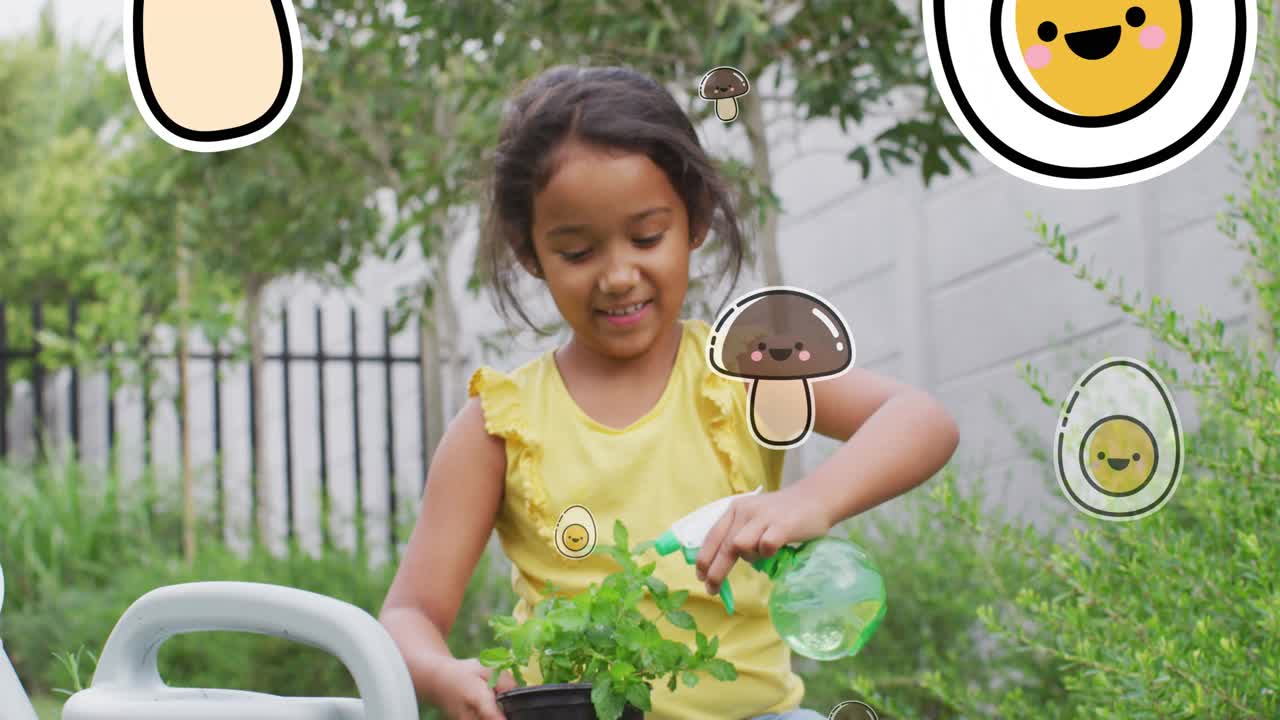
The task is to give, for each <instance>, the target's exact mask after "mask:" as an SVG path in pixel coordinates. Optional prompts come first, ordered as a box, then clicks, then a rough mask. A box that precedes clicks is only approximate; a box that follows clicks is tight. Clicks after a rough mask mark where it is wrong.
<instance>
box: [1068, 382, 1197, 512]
mask: <svg viewBox="0 0 1280 720" xmlns="http://www.w3.org/2000/svg"><path fill="white" fill-rule="evenodd" d="M1054 461H1055V464H1056V466H1057V472H1058V484H1059V487H1061V489H1062V493H1063V494H1064V495H1065V496H1066V497H1067V499H1068V500H1069V501H1070V502H1071V504H1072V505H1074V506H1075V507H1076V509H1078V510H1080V511H1081V512H1083V513H1085V514H1087V515H1091V516H1093V517H1095V518H1098V519H1101V520H1117V521H1119V520H1137V519H1139V518H1142V517H1146V516H1147V515H1150V514H1151V513H1154V512H1156V511H1157V510H1159V509H1160V508H1162V507H1164V505H1165V504H1166V503H1168V502H1169V500H1170V498H1172V497H1173V493H1174V491H1175V490H1176V489H1177V487H1178V478H1179V477H1181V475H1182V465H1183V438H1182V421H1181V420H1180V419H1179V417H1178V407H1177V406H1176V405H1175V404H1174V402H1173V396H1172V394H1170V392H1169V388H1168V387H1166V386H1165V384H1164V381H1163V380H1161V379H1160V376H1159V375H1157V374H1156V373H1155V371H1154V370H1152V369H1151V368H1149V367H1147V365H1145V364H1144V363H1142V362H1141V361H1139V360H1134V359H1133V358H1126V357H1118V358H1107V359H1106V360H1103V361H1102V362H1099V363H1097V364H1096V365H1094V366H1093V367H1091V368H1089V370H1088V371H1086V372H1085V373H1084V375H1082V376H1081V377H1080V379H1079V380H1077V381H1076V384H1075V386H1074V387H1073V388H1072V389H1071V393H1070V394H1069V395H1068V396H1067V398H1066V400H1065V401H1064V402H1063V409H1062V415H1061V417H1060V419H1059V422H1058V427H1057V432H1056V435H1055V438H1054Z"/></svg>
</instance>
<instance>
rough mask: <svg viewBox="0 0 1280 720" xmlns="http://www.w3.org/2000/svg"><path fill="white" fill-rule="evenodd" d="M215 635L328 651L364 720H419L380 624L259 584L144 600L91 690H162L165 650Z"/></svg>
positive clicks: (339, 604)
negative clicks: (190, 637)
mask: <svg viewBox="0 0 1280 720" xmlns="http://www.w3.org/2000/svg"><path fill="white" fill-rule="evenodd" d="M210 630H231V631H240V632H251V633H258V634H262V635H274V636H277V637H282V638H287V639H290V640H296V641H298V642H301V643H304V644H306V645H310V646H312V647H316V648H319V649H321V650H324V651H326V652H328V653H329V654H331V655H334V656H335V657H337V658H338V659H339V660H341V661H342V664H343V665H345V666H346V668H347V670H348V671H349V672H350V673H351V677H352V679H354V680H355V683H356V687H357V688H358V689H359V691H360V697H361V698H362V700H363V702H364V716H365V718H368V719H369V720H417V718H418V704H417V696H416V695H415V693H414V688H413V681H412V679H411V678H410V676H409V670H408V668H407V667H406V665H405V663H404V660H403V659H402V657H401V655H400V651H399V649H397V647H396V645H395V643H394V641H392V639H391V636H390V635H389V634H388V633H387V631H386V629H385V628H384V627H383V626H382V625H381V624H380V623H379V622H378V621H377V620H375V619H374V618H373V617H372V616H370V615H369V614H368V613H366V612H365V611H364V610H361V609H360V608H358V607H356V606H354V605H351V604H350V603H346V602H343V601H341V600H337V599H334V598H331V597H327V596H325V595H319V594H316V593H312V592H307V591H305V590H298V589H297V588H290V587H282V586H279V585H265V584H260V583H246V582H197V583H187V584H183V585H170V586H168V587H162V588H159V589H156V590H152V591H151V592H149V593H147V594H146V595H143V596H142V597H140V598H138V600H137V601H136V602H134V603H133V605H132V606H130V607H129V609H128V610H126V611H125V613H124V615H123V616H122V617H121V618H120V621H119V622H118V623H116V626H115V628H114V629H113V630H112V631H111V635H110V637H108V638H107V644H106V645H105V646H104V647H103V649H102V655H101V657H100V658H99V660H98V668H97V671H96V672H95V673H94V677H93V685H94V686H105V687H127V688H137V689H150V688H162V687H164V681H163V680H161V678H160V671H159V669H158V668H157V667H156V657H157V655H158V654H159V651H160V645H161V644H162V643H163V642H164V641H165V640H167V639H169V638H170V637H172V636H174V635H179V634H182V633H190V632H201V631H210Z"/></svg>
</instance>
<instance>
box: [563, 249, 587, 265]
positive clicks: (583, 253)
mask: <svg viewBox="0 0 1280 720" xmlns="http://www.w3.org/2000/svg"><path fill="white" fill-rule="evenodd" d="M590 254H591V251H590V250H579V251H578V252H562V253H560V257H562V258H564V259H565V260H568V261H569V262H571V263H572V262H579V261H581V260H585V259H586V257H587V256H588V255H590Z"/></svg>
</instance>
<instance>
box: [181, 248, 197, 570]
mask: <svg viewBox="0 0 1280 720" xmlns="http://www.w3.org/2000/svg"><path fill="white" fill-rule="evenodd" d="M189 262H190V258H189V257H188V253H187V249H186V248H185V247H182V246H179V248H178V429H179V432H180V433H181V435H182V437H181V455H182V457H181V461H182V553H183V557H185V558H186V561H187V563H188V564H190V563H192V562H194V561H195V557H196V501H195V487H194V482H193V480H192V473H191V412H190V405H189V400H190V397H191V378H190V375H189V373H188V361H189V360H190V348H189V346H188V343H187V333H188V332H189V328H190V322H189V320H188V313H189V312H190V308H191V287H190V278H189V275H188V270H189V268H188V263H189Z"/></svg>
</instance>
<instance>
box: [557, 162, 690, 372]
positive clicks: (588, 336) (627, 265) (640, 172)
mask: <svg viewBox="0 0 1280 720" xmlns="http://www.w3.org/2000/svg"><path fill="white" fill-rule="evenodd" d="M555 160H556V161H557V169H556V171H555V174H554V175H552V177H551V180H550V181H549V182H548V183H547V185H546V187H545V188H543V189H542V191H541V192H539V193H538V194H537V195H536V196H535V197H534V200H533V245H534V252H535V253H536V255H537V259H538V263H539V264H540V265H541V267H542V278H543V280H544V281H545V282H546V284H547V287H548V288H549V289H550V291H551V297H552V299H554V300H555V304H556V307H557V308H558V309H559V310H560V314H561V315H563V316H564V319H565V321H566V322H568V323H569V326H570V327H572V328H573V331H574V335H575V339H576V340H578V341H579V342H582V343H584V344H585V345H586V346H587V347H589V348H591V349H593V350H595V351H596V352H599V353H601V354H603V355H605V356H607V357H610V358H614V359H619V360H622V359H629V358H633V357H636V356H637V355H640V354H642V353H644V352H645V351H646V350H648V349H649V348H651V347H653V346H654V344H655V343H656V342H657V341H658V340H659V339H660V338H661V337H662V333H664V332H668V331H669V330H670V329H671V326H672V324H674V323H675V322H676V320H677V319H678V318H679V314H680V308H681V306H682V305H683V304H684V298H685V293H686V292H687V291H688V289H689V256H690V254H691V252H692V250H693V248H694V247H697V246H698V245H700V244H701V243H702V237H701V236H699V237H696V238H690V233H689V216H688V210H687V208H686V207H685V204H684V202H683V201H682V200H681V199H680V196H679V195H678V194H677V193H676V191H675V188H673V187H672V186H671V183H670V182H669V181H668V180H667V176H666V174H665V173H663V172H662V169H661V168H659V167H658V166H657V165H655V164H654V163H653V161H652V160H650V159H649V158H648V157H647V156H645V155H641V154H634V153H624V152H619V151H609V150H605V149H602V148H599V147H595V146H591V145H587V144H584V143H581V142H577V141H569V142H567V143H565V144H564V145H563V146H561V147H560V148H559V149H557V150H556V157H555Z"/></svg>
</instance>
